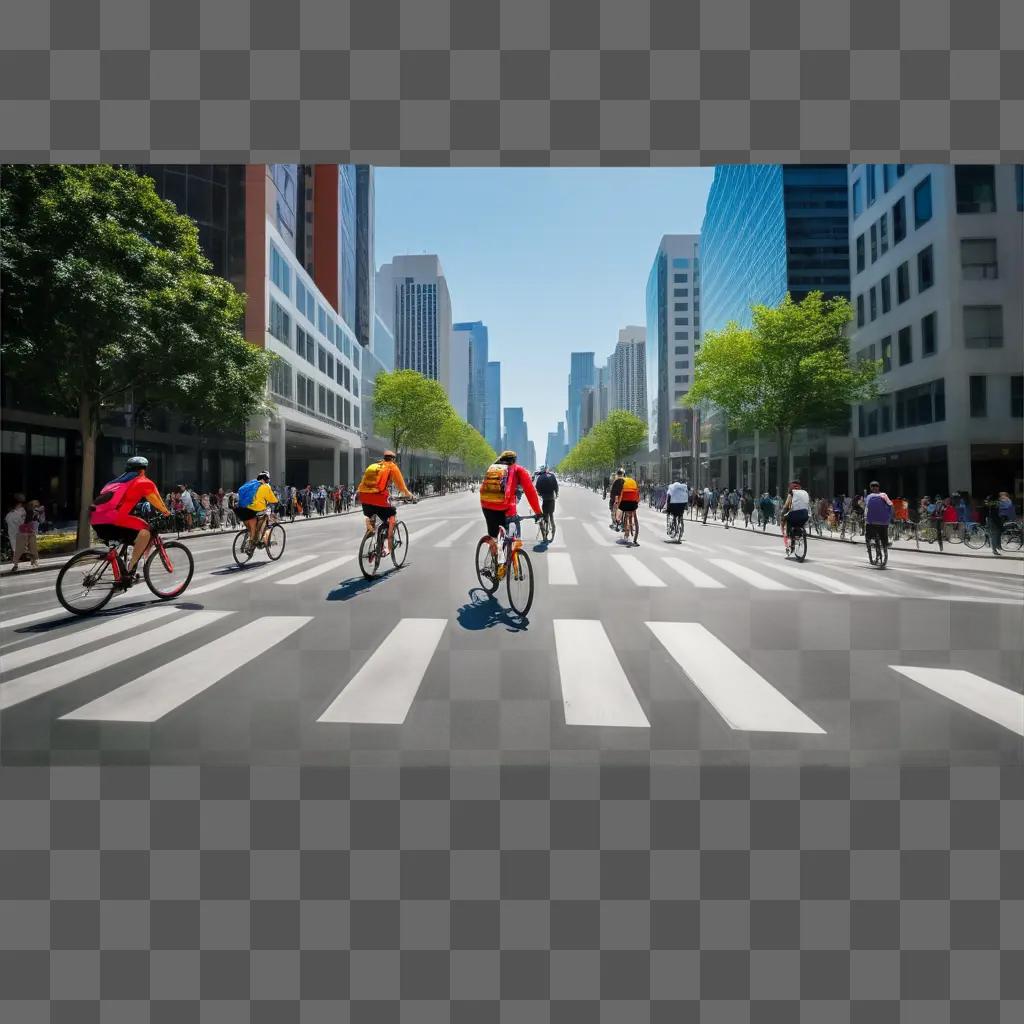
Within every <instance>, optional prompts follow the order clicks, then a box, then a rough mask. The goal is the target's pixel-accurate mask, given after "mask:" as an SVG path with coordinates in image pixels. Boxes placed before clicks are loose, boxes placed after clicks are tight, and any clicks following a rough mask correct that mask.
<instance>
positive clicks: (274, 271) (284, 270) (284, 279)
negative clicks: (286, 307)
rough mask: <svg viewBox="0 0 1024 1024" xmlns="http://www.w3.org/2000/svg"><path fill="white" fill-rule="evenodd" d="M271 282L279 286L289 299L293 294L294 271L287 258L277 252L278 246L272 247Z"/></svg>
mask: <svg viewBox="0 0 1024 1024" xmlns="http://www.w3.org/2000/svg"><path fill="white" fill-rule="evenodd" d="M270 280H271V281H273V282H274V284H276V285H277V287H278V288H280V289H281V291H282V292H284V294H285V295H287V296H288V297H289V298H291V294H292V271H291V268H290V267H289V266H288V264H287V263H286V262H285V258H284V257H283V256H282V255H281V254H280V253H279V252H278V251H277V246H275V245H271V247H270Z"/></svg>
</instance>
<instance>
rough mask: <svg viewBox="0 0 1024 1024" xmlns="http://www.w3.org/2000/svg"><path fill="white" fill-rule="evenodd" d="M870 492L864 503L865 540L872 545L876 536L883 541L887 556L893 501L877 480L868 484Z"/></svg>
mask: <svg viewBox="0 0 1024 1024" xmlns="http://www.w3.org/2000/svg"><path fill="white" fill-rule="evenodd" d="M868 488H869V494H868V497H867V501H866V502H865V503H864V542H865V543H866V544H867V545H868V546H869V547H870V545H871V541H872V539H873V538H874V537H878V539H879V540H880V541H881V542H882V547H883V548H885V553H886V557H887V558H888V555H889V519H890V518H891V516H892V511H893V503H892V499H891V498H890V497H889V495H888V494H886V493H885V491H883V490H882V485H881V484H880V483H879V482H878V481H877V480H872V481H871V483H870V484H868Z"/></svg>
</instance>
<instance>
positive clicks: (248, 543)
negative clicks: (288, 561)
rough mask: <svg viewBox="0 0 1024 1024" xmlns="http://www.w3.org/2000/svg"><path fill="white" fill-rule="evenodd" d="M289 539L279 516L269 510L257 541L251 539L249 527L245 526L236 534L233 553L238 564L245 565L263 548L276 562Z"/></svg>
mask: <svg viewBox="0 0 1024 1024" xmlns="http://www.w3.org/2000/svg"><path fill="white" fill-rule="evenodd" d="M287 540H288V538H287V536H286V534H285V532H284V527H283V526H282V525H281V523H280V521H279V520H278V518H277V516H276V515H275V514H274V513H273V512H268V513H267V515H266V516H265V517H264V520H263V524H262V526H260V527H259V528H258V530H257V533H256V541H255V543H254V542H253V541H252V540H251V539H250V537H249V531H248V529H246V527H245V526H243V527H242V528H241V529H240V530H239V531H238V533H236V534H235V539H234V542H233V543H232V545H231V554H232V557H233V558H234V559H235V563H236V564H237V565H245V564H246V563H247V562H248V561H249V560H250V559H251V558H252V556H253V555H254V554H256V552H257V551H258V550H259V549H260V548H262V549H263V550H264V551H266V553H267V558H269V559H270V560H271V561H272V562H276V561H277V560H278V559H279V558H280V557H281V556H282V555H283V554H284V546H285V543H286V542H287Z"/></svg>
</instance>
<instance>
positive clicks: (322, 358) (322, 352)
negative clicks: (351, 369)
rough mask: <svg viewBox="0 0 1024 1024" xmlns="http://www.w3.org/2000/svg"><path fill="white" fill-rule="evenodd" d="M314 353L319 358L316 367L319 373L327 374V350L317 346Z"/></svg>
mask: <svg viewBox="0 0 1024 1024" xmlns="http://www.w3.org/2000/svg"><path fill="white" fill-rule="evenodd" d="M316 351H317V355H318V356H319V360H318V366H319V367H320V372H321V373H326V372H327V349H325V348H324V347H323V346H322V345H317V347H316Z"/></svg>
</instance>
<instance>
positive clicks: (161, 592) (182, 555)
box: [142, 540, 196, 601]
mask: <svg viewBox="0 0 1024 1024" xmlns="http://www.w3.org/2000/svg"><path fill="white" fill-rule="evenodd" d="M165 555H166V560H165ZM195 569H196V565H195V562H194V561H193V560H192V552H191V551H189V549H188V548H187V547H185V545H184V544H179V543H178V542H177V541H176V540H172V541H168V542H167V543H166V544H165V545H164V554H161V552H160V550H159V549H157V550H156V551H154V552H152V554H150V556H149V558H147V559H146V565H145V568H144V569H143V570H142V574H143V576H144V577H145V579H146V586H147V587H149V589H150V590H152V591H153V593H154V594H156V596H157V597H159V598H160V600H161V601H169V600H170V599H171V598H173V597H178V596H179V595H180V594H181V593H182V592H183V591H184V590H185V588H186V587H187V586H188V585H189V584H190V583H191V582H192V574H193V573H194V572H195Z"/></svg>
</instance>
